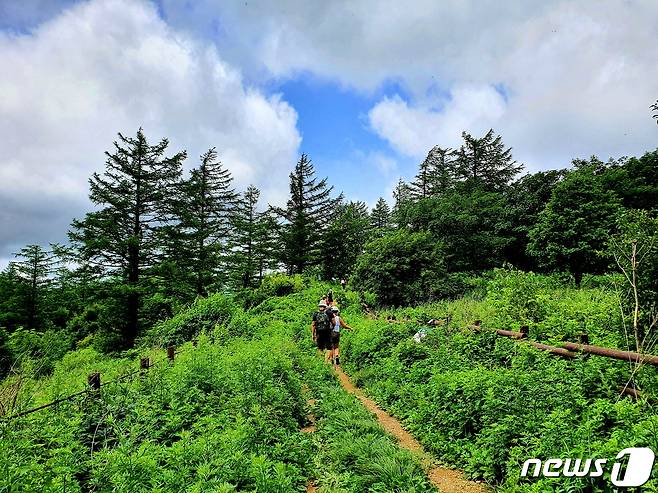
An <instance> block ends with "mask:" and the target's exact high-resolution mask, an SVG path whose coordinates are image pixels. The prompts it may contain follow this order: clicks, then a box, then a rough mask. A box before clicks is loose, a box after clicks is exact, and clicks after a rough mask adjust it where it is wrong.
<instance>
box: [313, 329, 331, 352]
mask: <svg viewBox="0 0 658 493" xmlns="http://www.w3.org/2000/svg"><path fill="white" fill-rule="evenodd" d="M316 335H317V345H318V349H319V350H320V351H324V350H325V349H332V348H333V343H332V341H331V331H328V330H325V331H321V332H318V333H317V334H316Z"/></svg>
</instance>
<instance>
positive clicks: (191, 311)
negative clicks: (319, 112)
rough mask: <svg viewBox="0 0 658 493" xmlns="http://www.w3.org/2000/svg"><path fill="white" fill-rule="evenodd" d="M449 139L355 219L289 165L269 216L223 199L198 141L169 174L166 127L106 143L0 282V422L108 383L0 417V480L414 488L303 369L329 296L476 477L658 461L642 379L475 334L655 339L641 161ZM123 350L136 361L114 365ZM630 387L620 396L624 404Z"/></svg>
mask: <svg viewBox="0 0 658 493" xmlns="http://www.w3.org/2000/svg"><path fill="white" fill-rule="evenodd" d="M462 137H463V142H462V144H461V145H460V146H459V147H458V148H457V149H454V150H453V149H447V148H444V147H441V146H438V145H437V146H435V147H433V148H432V149H431V150H430V152H429V153H428V155H427V157H426V159H425V160H423V162H422V163H420V166H419V170H418V173H417V174H416V176H415V177H414V179H413V180H411V181H410V182H408V183H407V182H405V181H404V180H402V179H400V180H399V182H398V184H397V186H396V188H395V190H394V193H393V195H394V199H395V203H394V204H393V207H392V208H391V207H389V205H388V204H387V203H386V201H385V200H384V199H380V200H379V201H378V202H377V204H376V206H375V207H374V208H373V210H372V211H369V210H368V207H367V206H366V204H365V203H363V202H359V201H348V200H345V199H344V197H343V195H342V194H340V193H338V194H337V195H335V194H334V186H335V185H336V184H335V183H332V182H330V181H328V179H327V178H324V179H321V178H319V177H317V176H316V173H315V169H314V167H313V165H312V163H311V161H310V159H309V158H308V156H306V155H302V156H301V158H300V160H299V161H298V162H297V164H296V166H295V168H294V170H293V172H292V173H291V174H290V176H289V178H290V189H289V192H290V193H289V198H288V201H287V203H286V205H285V207H273V206H271V205H267V206H266V204H261V203H259V196H260V191H259V190H258V189H257V188H255V187H253V186H250V187H248V188H247V189H246V191H244V192H240V191H236V190H234V188H233V185H232V183H233V181H232V176H231V174H230V172H229V171H228V168H226V167H224V165H223V163H222V162H221V161H220V159H219V156H218V154H217V152H216V151H215V150H214V148H213V149H210V150H209V151H208V152H206V153H205V154H204V155H203V156H201V162H200V164H199V166H198V167H197V168H195V169H193V170H192V171H191V173H190V174H189V176H187V177H184V176H183V161H184V159H186V153H185V151H179V152H173V153H171V154H169V153H170V151H169V149H168V146H169V143H168V141H167V139H162V140H160V141H159V142H158V143H156V144H150V143H149V142H148V141H147V139H146V136H145V134H144V132H143V131H142V130H141V129H140V130H139V131H138V132H137V134H136V136H135V137H126V136H123V135H121V134H119V139H118V141H117V142H115V143H114V146H113V149H112V151H111V152H108V153H106V154H107V161H106V163H105V169H104V171H103V172H102V173H94V174H93V176H92V177H91V179H90V182H89V184H90V193H89V198H90V200H91V201H92V202H93V203H94V205H95V207H94V210H93V211H92V212H89V213H88V214H86V215H85V217H84V218H82V219H75V220H73V223H72V226H71V231H70V232H69V237H70V239H71V244H70V245H58V244H52V245H50V246H49V247H48V248H46V247H44V246H40V245H27V246H25V247H24V248H22V249H20V250H19V251H18V252H17V253H16V260H15V261H14V262H11V263H10V265H9V266H8V267H7V268H6V269H5V270H4V271H3V272H0V377H2V379H3V380H1V381H0V418H3V417H6V416H8V415H11V414H15V413H17V412H20V411H21V410H25V409H27V408H29V407H31V406H37V405H41V404H45V403H48V402H50V401H52V400H54V399H58V398H60V397H64V396H66V395H69V394H71V393H74V392H80V391H81V390H83V389H84V388H85V384H84V382H86V378H87V375H88V374H89V373H91V372H95V371H100V372H101V373H102V375H103V379H104V381H111V380H115V379H120V380H119V381H118V382H114V383H110V384H108V385H106V386H104V387H103V388H102V390H101V391H100V393H99V395H93V394H92V393H86V394H84V395H80V396H78V397H76V398H74V399H72V400H70V401H64V402H61V403H59V404H58V405H57V406H53V407H48V408H47V409H44V410H42V411H40V412H37V413H34V414H29V415H28V416H25V417H20V418H18V419H15V420H12V421H10V422H5V421H3V422H1V423H0V434H1V435H0V454H1V455H0V470H2V472H3V474H2V475H0V491H126V492H128V491H130V492H132V491H204V492H205V491H217V492H228V491H259V492H260V491H304V489H305V486H306V483H307V481H308V480H309V479H312V480H314V481H315V482H316V483H317V484H318V485H319V486H320V487H321V491H322V492H323V493H324V492H344V491H354V492H360V491H371V492H385V491H395V492H409V493H411V492H421V491H422V492H424V491H431V490H432V488H431V487H430V485H429V484H428V481H427V478H426V477H425V474H424V472H423V470H422V467H421V466H420V465H419V463H418V461H417V459H416V458H414V457H412V456H410V455H409V454H407V453H405V452H402V451H400V450H399V449H398V448H397V446H396V445H395V444H394V443H393V441H392V440H391V438H390V437H388V436H387V435H386V434H385V433H384V432H383V431H382V430H381V429H380V428H379V427H378V426H377V425H376V423H375V422H374V421H373V418H372V416H370V415H369V414H368V413H367V412H365V411H364V409H363V408H361V406H360V405H359V404H358V403H357V402H356V401H355V400H354V398H352V397H350V396H348V395H346V394H345V393H343V391H342V390H340V388H339V386H338V385H337V383H336V382H335V381H334V378H333V375H332V374H331V372H330V370H329V368H327V367H326V366H324V365H323V364H322V362H321V360H320V359H318V358H315V355H314V352H315V351H314V349H312V347H311V342H310V337H309V335H310V334H309V327H308V324H309V322H310V316H311V313H312V311H313V309H314V307H315V306H316V303H317V301H318V299H320V298H321V297H322V296H323V295H324V294H325V293H326V292H327V290H328V289H329V288H330V287H332V288H333V289H335V291H336V296H337V297H338V300H339V303H340V308H341V316H344V317H345V320H346V321H347V322H348V323H349V324H350V325H351V326H353V327H355V328H356V331H355V332H354V334H351V333H347V334H345V335H344V338H343V343H342V346H343V353H342V356H341V360H342V361H343V362H344V363H345V367H346V369H347V370H348V371H349V372H350V373H351V374H352V376H353V377H354V378H355V380H356V381H357V382H358V384H360V385H362V386H363V387H364V388H365V389H366V390H367V392H368V393H369V394H370V395H371V396H373V397H374V398H375V399H376V400H377V401H378V402H379V403H380V404H381V405H382V406H383V407H385V408H386V409H388V410H390V412H391V413H393V414H395V415H396V416H398V417H399V418H400V419H401V420H402V421H403V422H404V423H405V425H406V426H407V427H408V428H409V430H411V431H412V432H414V433H415V435H416V437H417V438H418V440H419V441H420V442H422V443H423V444H424V446H425V447H426V448H427V450H429V451H430V452H432V454H434V456H435V457H436V458H438V459H440V460H441V461H443V462H445V463H447V464H449V465H452V466H456V467H460V468H462V469H464V471H465V472H466V473H467V474H468V475H469V476H471V477H473V478H479V479H484V480H486V481H488V482H489V483H491V484H493V485H495V486H497V487H498V488H499V489H500V491H503V492H512V491H534V492H539V491H547V490H551V491H556V492H557V491H559V492H564V493H566V492H574V491H583V492H584V491H598V490H601V489H604V488H605V487H606V485H607V484H608V478H607V477H606V476H604V477H603V478H598V479H597V478H588V479H580V478H578V479H575V478H562V479H559V480H552V479H551V480H549V479H546V478H541V479H534V478H530V479H527V478H520V475H519V469H520V465H521V464H522V463H523V461H524V460H525V459H527V458H533V457H537V458H542V459H545V458H548V457H563V458H566V457H607V458H611V457H613V456H614V455H615V454H616V453H617V452H618V451H619V450H621V449H622V448H624V447H628V446H633V445H642V446H651V447H654V449H655V450H658V443H657V438H656V437H657V436H658V435H657V434H656V431H655V430H656V429H658V421H657V420H656V416H655V413H654V412H653V409H652V407H651V406H652V402H654V401H653V399H655V396H656V395H658V388H657V384H656V382H657V380H656V377H658V375H657V374H656V370H655V369H653V368H648V367H646V366H645V365H640V364H633V365H629V364H627V363H623V362H619V361H611V360H606V359H604V358H598V357H584V356H579V357H578V358H576V359H574V360H561V359H557V358H555V357H553V356H550V355H549V354H547V353H543V352H539V351H537V350H535V349H534V348H532V347H530V346H529V345H527V344H524V343H517V342H514V341H511V340H508V339H504V338H500V337H496V336H495V335H494V334H493V332H492V330H491V329H493V328H507V329H518V328H519V327H520V326H523V325H527V326H529V327H530V337H531V339H533V340H535V341H542V342H544V343H547V344H554V345H558V344H559V343H560V342H562V341H563V340H569V341H573V340H575V339H576V338H577V337H578V335H579V334H581V333H587V334H588V335H589V338H590V341H591V342H592V343H593V344H597V345H601V346H607V347H613V348H620V349H626V350H637V351H642V352H645V353H652V352H655V350H656V347H657V346H656V345H657V343H658V309H657V306H658V303H657V300H658V298H657V297H658V251H657V249H658V220H657V218H656V210H658V192H656V190H658V173H657V172H656V170H657V169H658V150H655V151H651V152H647V153H645V154H644V155H643V156H640V157H631V158H621V159H618V160H613V159H611V160H610V161H608V162H605V163H604V162H602V161H600V160H599V159H598V158H596V157H592V158H591V159H589V160H587V161H585V160H574V161H573V166H572V167H571V168H568V169H567V168H565V169H561V170H553V171H545V172H538V173H532V174H526V175H524V176H519V173H520V171H521V170H522V165H521V164H519V163H517V162H516V161H515V160H514V158H513V156H512V151H511V149H510V148H508V147H507V146H506V145H505V144H504V143H503V140H502V137H501V136H499V135H497V134H495V132H494V131H493V130H490V131H488V132H486V133H485V135H483V136H481V137H477V136H472V135H470V134H467V133H464V134H463V136H462ZM564 164H565V165H566V164H568V163H564ZM343 278H346V279H349V284H348V285H349V289H343V288H339V287H338V286H337V285H336V283H335V282H332V283H327V281H336V280H338V279H343ZM364 308H365V310H366V314H364V313H363V311H362V309H364ZM373 310H378V311H379V313H378V315H375V313H374V312H373ZM387 317H388V318H389V319H390V320H388V321H387V320H386V318H387ZM429 319H440V320H442V321H443V322H442V323H441V324H439V326H438V327H426V326H425V324H426V322H427V321H428V320H429ZM474 320H481V321H482V328H483V330H482V331H475V330H474V329H473V328H472V327H471V324H472V322H473V321H474ZM420 329H423V330H424V332H423V334H425V337H424V338H422V337H421V336H422V334H421V333H420V332H418V331H419V330H420ZM415 335H417V339H418V340H414V336H415ZM193 341H194V342H196V343H197V344H196V345H194V344H193V343H192V342H193ZM168 345H177V346H179V349H182V353H181V354H180V355H178V356H177V358H176V362H175V364H173V365H170V364H169V363H168V362H167V361H166V356H165V354H164V352H163V348H164V347H166V346H168ZM144 355H149V356H150V357H151V358H152V360H153V361H155V362H157V365H156V366H155V367H153V368H152V369H151V370H150V371H149V372H148V373H146V374H143V375H130V374H131V372H133V371H134V370H135V369H136V366H137V358H138V357H139V356H144ZM627 384H629V385H632V386H634V387H635V388H636V389H638V390H640V391H641V392H642V397H640V398H638V399H636V400H630V399H628V398H626V397H621V395H620V393H619V386H620V385H622V386H623V385H627ZM309 399H311V401H312V402H315V404H314V405H312V406H310V408H309V406H308V405H307V401H308V400H309ZM309 412H313V413H314V414H315V415H316V416H317V418H318V421H317V431H316V432H315V433H313V434H311V435H309V434H305V433H302V432H301V431H300V428H302V427H303V426H304V425H305V424H306V420H307V415H308V413H309ZM655 482H656V480H655V479H654V480H653V483H650V485H649V486H648V487H649V488H653V490H654V491H655V490H657V489H658V484H655Z"/></svg>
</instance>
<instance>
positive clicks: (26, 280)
mask: <svg viewBox="0 0 658 493" xmlns="http://www.w3.org/2000/svg"><path fill="white" fill-rule="evenodd" d="M55 248H57V245H55ZM14 256H15V257H16V258H18V259H21V260H18V261H14V262H11V270H12V271H13V272H14V273H15V275H16V276H17V279H20V282H21V284H22V287H23V289H22V290H21V291H22V292H23V296H22V298H23V301H22V305H23V307H24V311H25V314H26V320H25V322H26V325H27V327H28V328H29V329H34V328H36V327H37V325H38V324H39V323H40V322H43V317H42V313H43V311H44V309H45V307H44V306H43V304H42V303H41V300H42V298H43V295H44V291H45V290H46V289H47V288H48V286H49V285H50V284H51V282H52V281H53V279H52V275H53V273H54V272H55V271H56V269H57V266H58V258H57V256H56V255H55V254H54V253H53V250H52V249H51V250H45V249H44V248H42V247H41V246H39V245H27V246H25V247H23V248H21V249H20V251H19V252H17V253H15V254H14Z"/></svg>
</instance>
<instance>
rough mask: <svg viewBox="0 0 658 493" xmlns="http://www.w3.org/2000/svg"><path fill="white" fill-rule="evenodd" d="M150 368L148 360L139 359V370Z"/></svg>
mask: <svg viewBox="0 0 658 493" xmlns="http://www.w3.org/2000/svg"><path fill="white" fill-rule="evenodd" d="M150 366H151V360H150V359H149V358H141V359H140V360H139V369H140V370H148V369H149V367H150Z"/></svg>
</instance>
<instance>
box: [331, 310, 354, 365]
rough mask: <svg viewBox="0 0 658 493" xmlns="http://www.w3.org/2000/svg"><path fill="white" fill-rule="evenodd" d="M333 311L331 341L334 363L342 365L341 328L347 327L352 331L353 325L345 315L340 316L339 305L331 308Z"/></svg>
mask: <svg viewBox="0 0 658 493" xmlns="http://www.w3.org/2000/svg"><path fill="white" fill-rule="evenodd" d="M331 311H332V312H334V314H335V315H334V320H333V327H332V330H331V343H332V347H333V359H334V364H335V365H340V347H339V345H340V329H347V330H349V331H352V330H354V329H352V327H350V326H349V325H347V324H346V323H345V322H344V321H343V317H340V316H339V314H340V310H339V309H338V307H337V306H335V307H333V308H332V309H331Z"/></svg>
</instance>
